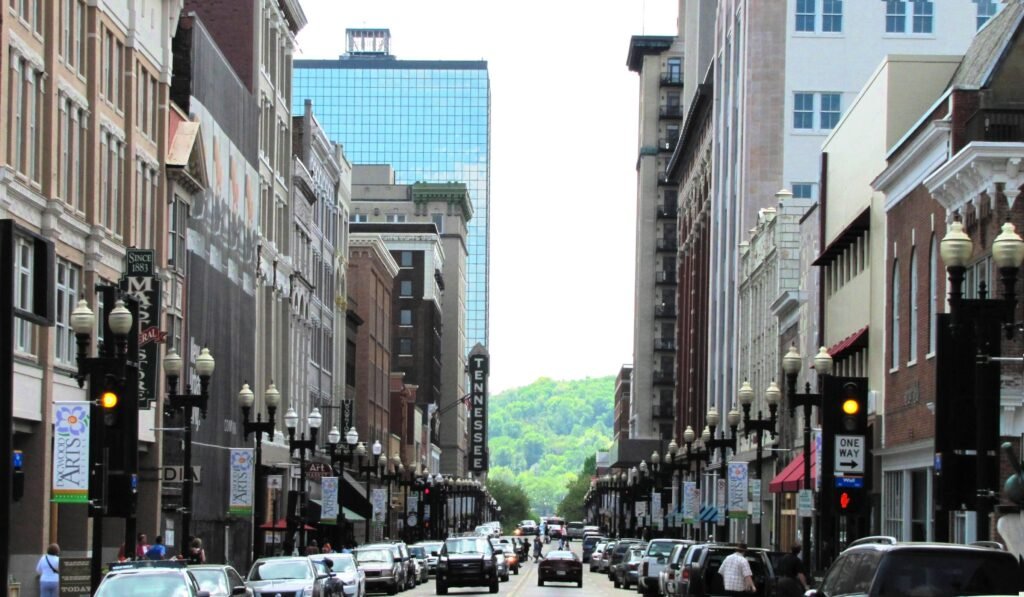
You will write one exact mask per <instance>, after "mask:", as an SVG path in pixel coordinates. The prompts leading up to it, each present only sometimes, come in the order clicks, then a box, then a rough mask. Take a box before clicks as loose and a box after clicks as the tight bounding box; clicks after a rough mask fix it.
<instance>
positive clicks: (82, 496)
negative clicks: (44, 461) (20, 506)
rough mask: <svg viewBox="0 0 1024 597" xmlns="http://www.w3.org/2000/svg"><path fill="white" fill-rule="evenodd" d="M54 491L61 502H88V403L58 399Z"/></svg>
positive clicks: (54, 443) (56, 403)
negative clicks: (60, 400) (59, 400)
mask: <svg viewBox="0 0 1024 597" xmlns="http://www.w3.org/2000/svg"><path fill="white" fill-rule="evenodd" d="M53 412H54V433H53V494H52V497H51V500H52V501H54V502H59V503H62V504H87V503H89V418H90V417H89V403H88V402H81V401H75V402H55V403H54V409H53Z"/></svg>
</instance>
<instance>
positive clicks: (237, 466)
mask: <svg viewBox="0 0 1024 597" xmlns="http://www.w3.org/2000/svg"><path fill="white" fill-rule="evenodd" d="M229 461H230V466H231V470H230V476H231V490H230V496H229V499H228V513H230V514H235V515H245V516H248V515H250V514H252V495H253V493H252V481H253V480H252V473H253V449H252V448H232V449H231V457H230V459H229Z"/></svg>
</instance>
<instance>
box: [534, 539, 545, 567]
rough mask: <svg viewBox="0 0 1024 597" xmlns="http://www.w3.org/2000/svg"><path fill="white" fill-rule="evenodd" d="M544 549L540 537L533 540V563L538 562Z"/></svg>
mask: <svg viewBox="0 0 1024 597" xmlns="http://www.w3.org/2000/svg"><path fill="white" fill-rule="evenodd" d="M542 549H544V545H543V544H542V543H541V542H540V537H537V538H536V539H534V540H533V561H534V562H536V561H538V560H540V557H541V555H542V554H541V550H542Z"/></svg>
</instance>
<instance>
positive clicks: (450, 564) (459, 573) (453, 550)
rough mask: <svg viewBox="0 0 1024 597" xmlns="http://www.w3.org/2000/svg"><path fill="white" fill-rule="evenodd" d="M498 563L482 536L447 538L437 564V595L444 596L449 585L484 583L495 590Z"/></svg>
mask: <svg viewBox="0 0 1024 597" xmlns="http://www.w3.org/2000/svg"><path fill="white" fill-rule="evenodd" d="M497 569H498V564H497V561H496V560H495V556H494V548H493V547H491V542H490V540H489V539H487V538H485V537H449V538H448V539H445V542H444V546H443V547H442V548H441V553H440V559H439V561H438V563H437V594H438V595H447V594H448V588H449V587H480V586H486V587H487V588H488V589H489V590H490V592H491V593H497V592H498V583H499V582H500V581H499V580H498V571H497Z"/></svg>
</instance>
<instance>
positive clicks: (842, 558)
mask: <svg viewBox="0 0 1024 597" xmlns="http://www.w3.org/2000/svg"><path fill="white" fill-rule="evenodd" d="M1000 547H1001V546H1000ZM1022 589H1024V578H1022V575H1021V566H1020V564H1019V563H1018V562H1017V558H1016V557H1015V556H1014V555H1012V554H1010V553H1009V552H1007V551H1004V550H1002V549H1001V548H993V547H978V546H971V545H955V544H951V543H900V542H898V541H896V539H895V538H893V537H866V538H864V539H860V540H858V541H854V542H853V543H852V544H851V545H850V547H848V548H847V549H846V550H845V551H843V553H841V554H839V557H838V558H836V561H834V562H832V565H831V566H829V568H828V571H827V572H826V573H825V578H824V580H823V581H822V583H821V587H820V588H819V589H818V590H816V591H813V592H812V593H809V594H810V595H815V596H818V597H826V596H827V597H832V596H833V595H848V594H851V593H856V594H860V595H872V596H874V595H879V596H884V595H912V594H913V595H1016V594H1017V593H1018V592H1019V591H1021V590H1022Z"/></svg>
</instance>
